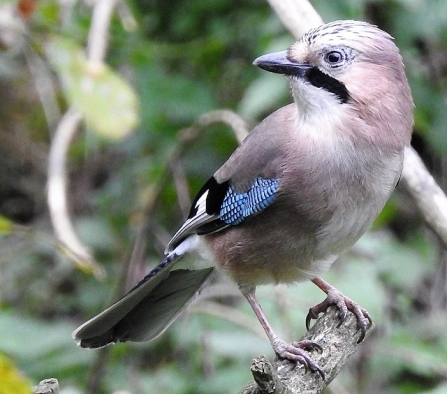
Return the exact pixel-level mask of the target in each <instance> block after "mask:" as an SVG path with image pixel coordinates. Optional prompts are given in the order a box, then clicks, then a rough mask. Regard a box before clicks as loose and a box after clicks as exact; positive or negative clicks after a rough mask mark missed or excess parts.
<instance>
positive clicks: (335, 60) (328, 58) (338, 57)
mask: <svg viewBox="0 0 447 394" xmlns="http://www.w3.org/2000/svg"><path fill="white" fill-rule="evenodd" d="M343 60H344V56H343V53H341V52H339V51H331V52H328V53H326V54H325V55H324V61H325V62H326V63H328V64H329V65H330V66H332V67H333V66H338V65H340V63H342V62H343Z"/></svg>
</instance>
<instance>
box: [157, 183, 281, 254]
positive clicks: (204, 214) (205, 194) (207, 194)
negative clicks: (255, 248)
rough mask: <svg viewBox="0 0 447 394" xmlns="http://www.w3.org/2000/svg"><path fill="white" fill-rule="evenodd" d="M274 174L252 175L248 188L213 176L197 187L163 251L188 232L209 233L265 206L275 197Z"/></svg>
mask: <svg viewBox="0 0 447 394" xmlns="http://www.w3.org/2000/svg"><path fill="white" fill-rule="evenodd" d="M278 187H279V183H278V180H277V179H275V178H271V179H264V178H262V177H260V176H258V177H257V178H255V179H254V180H253V181H252V182H251V184H250V185H249V187H248V189H247V190H245V191H236V190H235V189H234V188H233V186H232V185H231V183H230V181H225V182H223V183H218V182H217V181H216V179H215V178H214V177H212V178H210V179H209V180H208V182H206V183H205V185H204V186H203V187H202V189H201V190H200V191H199V193H198V195H197V197H196V198H195V200H194V202H193V205H192V208H191V211H190V213H189V216H188V219H187V220H186V221H185V223H184V224H183V226H182V227H180V229H179V230H178V231H177V233H175V235H174V236H173V237H172V239H171V241H170V242H169V244H168V246H167V248H166V252H168V253H169V252H172V251H175V249H176V248H177V247H178V246H179V245H181V243H182V242H183V241H184V240H185V239H186V238H187V237H188V236H190V235H192V234H199V235H203V234H210V233H213V232H216V231H220V230H222V229H224V228H226V227H228V226H235V225H238V224H240V223H242V222H243V221H244V220H246V219H247V218H249V217H250V216H253V215H255V214H257V213H259V212H261V211H262V210H264V209H265V208H267V207H268V206H269V205H270V204H272V203H273V201H274V200H275V198H276V195H277V191H278Z"/></svg>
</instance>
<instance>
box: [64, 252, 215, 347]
mask: <svg viewBox="0 0 447 394" xmlns="http://www.w3.org/2000/svg"><path fill="white" fill-rule="evenodd" d="M181 256H182V254H181V255H179V254H176V253H175V251H174V252H172V253H170V254H169V255H168V256H166V258H165V259H164V260H163V261H162V262H161V263H160V264H159V265H158V266H157V267H155V268H154V269H153V270H152V271H150V272H149V273H148V274H147V275H146V276H145V277H144V278H143V279H142V280H141V281H140V282H139V283H138V284H137V285H136V286H135V287H134V288H132V289H131V290H130V291H129V292H128V293H127V294H126V295H125V296H124V297H122V298H121V299H120V300H118V301H117V302H115V303H114V304H113V305H112V306H110V307H109V308H107V309H106V310H104V311H103V312H101V313H100V314H98V315H97V316H95V317H93V318H92V319H90V320H89V321H87V322H86V323H84V324H83V325H81V326H80V327H78V328H77V329H76V330H75V331H74V332H73V334H72V336H73V339H74V340H75V341H76V342H77V343H78V345H80V346H81V347H85V348H99V347H103V346H106V345H108V344H110V343H115V342H118V341H120V342H125V341H133V342H143V341H149V340H151V339H154V338H156V337H157V336H159V335H160V334H162V333H163V332H164V331H165V330H166V329H167V328H168V327H169V326H170V325H171V323H172V322H173V321H174V320H175V319H176V318H177V317H178V316H179V314H180V313H181V312H182V311H183V310H184V309H185V308H186V307H187V306H188V305H189V304H190V303H191V302H192V301H193V300H194V299H195V298H196V296H197V295H198V294H199V293H200V291H201V290H202V289H203V287H205V286H206V285H207V284H208V283H209V282H210V280H211V279H212V277H213V272H214V268H205V269H200V270H185V269H180V270H175V271H171V269H172V267H173V265H174V264H175V263H176V262H177V260H178V259H179V258H180V257H181Z"/></svg>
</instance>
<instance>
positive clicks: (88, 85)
mask: <svg viewBox="0 0 447 394" xmlns="http://www.w3.org/2000/svg"><path fill="white" fill-rule="evenodd" d="M46 53H47V56H48V58H49V60H50V62H51V63H52V64H53V66H54V68H55V69H56V71H57V73H58V75H59V78H60V79H61V82H62V85H63V87H64V92H65V95H66V96H67V100H68V101H69V102H70V103H72V104H73V105H75V106H76V107H77V108H78V109H79V110H80V111H81V112H82V114H83V115H84V118H85V121H86V123H87V126H88V127H89V128H91V129H92V130H93V131H95V132H96V133H98V134H100V135H101V136H103V137H107V138H109V139H114V140H116V139H121V138H124V137H126V136H127V135H128V134H129V133H130V132H131V131H132V130H133V129H134V128H135V127H136V126H137V125H138V123H139V104H138V99H137V97H136V95H135V92H134V90H133V89H132V88H131V87H130V85H129V84H128V83H127V82H125V81H124V80H123V79H122V78H121V77H120V76H119V75H118V74H116V73H115V72H114V71H113V70H112V69H111V68H110V67H109V66H107V65H106V64H93V63H89V62H88V61H87V59H86V58H85V55H84V52H83V50H82V49H81V47H79V46H78V45H77V44H76V43H75V42H74V41H72V40H69V39H65V38H60V37H53V38H52V39H51V40H49V41H48V42H47V44H46Z"/></svg>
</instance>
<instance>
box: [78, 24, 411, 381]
mask: <svg viewBox="0 0 447 394" xmlns="http://www.w3.org/2000/svg"><path fill="white" fill-rule="evenodd" d="M254 64H255V65H256V66H258V67H260V68H261V69H264V70H267V71H270V72H273V73H278V74H283V75H285V76H287V77H288V79H289V82H290V88H291V93H292V96H293V100H294V102H293V103H292V104H289V105H287V106H285V107H283V108H280V109H279V110H277V111H276V112H274V113H273V114H271V115H270V116H268V117H267V118H265V119H264V120H263V121H262V122H261V123H260V124H259V125H258V126H257V127H255V128H254V129H253V130H252V132H251V133H250V134H249V135H248V137H247V138H246V139H245V140H244V141H243V142H242V144H241V145H240V146H239V147H238V148H237V149H236V151H235V152H234V153H233V154H232V156H231V157H230V158H229V159H228V161H227V162H226V163H225V164H223V166H222V167H221V168H219V169H218V170H217V171H216V172H215V173H214V175H213V176H212V177H211V178H210V179H209V180H208V181H207V182H206V183H205V184H204V186H203V187H202V189H201V190H200V191H199V193H198V194H197V197H196V198H195V200H194V202H193V204H192V207H191V210H190V213H189V216H188V218H187V219H186V221H185V222H184V224H183V225H182V226H181V228H180V229H179V230H178V231H177V233H176V234H175V235H174V236H173V237H172V239H171V241H170V242H169V244H168V245H167V248H166V257H165V259H164V260H163V261H162V262H161V264H160V265H158V266H157V267H156V268H154V269H153V270H152V271H150V272H149V273H148V274H147V275H146V277H145V278H143V280H142V281H141V282H140V283H138V284H137V285H136V286H135V287H134V288H133V289H132V290H130V292H129V293H128V294H126V295H125V296H124V297H123V298H121V299H120V300H119V301H117V302H116V303H115V304H113V305H112V306H111V307H109V308H108V309H106V310H105V311H103V312H102V313H100V314H99V315H97V316H96V317H94V318H92V319H91V320H89V321H87V322H86V323H84V324H83V325H82V326H80V327H79V328H78V329H77V330H75V331H74V333H73V337H74V338H75V340H76V341H77V342H78V344H80V346H82V347H87V348H97V347H102V346H105V345H107V344H110V343H115V342H117V341H147V340H151V339H153V338H155V337H157V336H158V335H160V334H161V333H162V332H163V331H164V330H166V329H167V327H168V326H169V325H170V324H171V323H172V322H173V321H174V320H175V318H176V317H177V316H178V315H179V314H180V313H181V312H182V311H183V310H184V309H185V307H186V306H187V305H188V304H189V303H190V302H191V301H192V300H193V299H194V298H195V296H196V295H197V294H198V293H199V292H200V291H201V289H202V288H203V287H204V286H205V285H206V284H207V283H208V282H209V281H210V279H211V277H212V275H213V271H214V268H206V269H201V270H183V269H177V270H174V269H173V267H174V265H175V263H176V262H177V261H178V259H179V258H180V257H182V256H183V255H184V254H185V253H187V252H188V251H189V250H191V249H193V248H196V247H197V246H198V245H201V247H204V248H205V249H206V250H207V253H208V255H210V256H211V257H212V260H213V261H214V262H215V263H216V265H217V266H218V268H219V269H220V270H221V271H223V272H224V273H226V274H227V275H228V276H229V277H230V278H231V279H232V280H233V281H234V282H236V283H237V285H238V286H239V289H240V290H241V292H242V294H243V295H244V296H245V298H246V299H247V301H248V302H249V304H250V305H251V307H252V309H253V311H254V313H255V314H256V316H257V318H258V319H259V321H260V323H261V325H262V326H263V328H264V330H265V332H266V334H267V337H268V338H269V340H270V342H271V345H272V347H273V350H274V351H275V353H276V354H277V355H278V356H279V357H280V358H284V359H288V360H291V361H293V362H298V363H302V364H304V365H305V366H306V367H308V368H310V370H312V371H315V372H318V373H320V374H321V376H324V374H323V372H322V370H321V368H320V367H319V366H318V365H317V364H316V363H315V362H314V361H313V360H312V359H311V357H310V355H309V352H308V351H307V350H309V349H312V348H319V345H318V344H317V343H315V342H309V341H298V342H292V343H288V342H286V341H284V340H283V339H281V338H279V337H278V336H277V335H276V334H275V332H274V330H273V329H272V327H271V326H270V324H269V323H268V320H267V318H266V316H265V315H264V313H263V311H262V309H261V307H260V305H259V303H258V301H257V300H256V297H255V290H256V287H257V286H259V285H265V284H277V283H287V284H291V283H295V282H299V281H303V280H311V281H312V282H313V283H315V285H317V286H318V287H319V288H321V289H322V290H323V291H324V292H325V293H326V294H327V298H326V299H325V300H324V301H323V302H322V303H320V304H318V305H316V306H315V307H313V308H310V310H309V314H308V317H307V319H306V324H307V326H309V322H310V320H311V319H312V318H316V317H317V315H318V314H319V313H321V312H324V311H325V310H326V309H327V307H328V306H330V305H336V306H337V307H338V309H339V315H340V318H341V319H342V320H343V319H344V317H345V316H346V314H347V312H348V311H351V312H352V313H354V314H355V316H356V317H357V321H358V325H359V328H360V330H361V334H360V338H359V341H361V340H362V339H363V337H364V335H365V330H366V328H367V327H368V325H369V324H370V321H371V318H370V316H369V315H368V312H367V311H366V310H365V309H363V308H361V307H360V306H359V305H358V304H356V303H355V302H354V301H352V300H350V299H349V298H347V297H345V296H344V295H343V294H342V293H341V292H340V291H338V290H337V289H335V288H334V287H332V286H331V285H330V284H328V283H327V282H325V281H324V280H323V279H321V275H322V274H323V273H324V272H325V271H326V270H328V269H329V268H330V266H331V265H332V263H333V262H334V261H335V260H336V259H337V257H338V256H340V254H341V253H343V252H344V251H345V250H346V249H348V248H349V247H350V246H352V245H353V244H354V243H355V242H356V241H357V240H358V239H359V238H360V237H361V236H362V234H363V233H364V232H365V231H366V230H367V229H368V228H369V226H370V225H371V223H372V222H373V221H374V219H375V218H376V217H377V215H378V214H379V213H380V211H381V210H382V208H383V206H384V204H385V203H386V201H387V200H388V198H389V197H390V195H391V193H392V192H393V190H394V188H395V186H396V184H397V182H398V181H399V178H400V175H401V171H402V165H403V160H404V149H405V147H406V146H408V145H409V143H410V138H411V132H412V126H413V115H412V112H413V101H412V97H411V92H410V88H409V85H408V82H407V79H406V77H405V72H404V66H403V63H402V58H401V56H400V54H399V50H398V48H397V47H396V45H395V44H394V42H393V40H392V37H391V36H390V35H389V34H387V33H386V32H384V31H382V30H380V29H379V28H377V27H376V26H373V25H371V24H368V23H366V22H359V21H345V20H343V21H335V22H331V23H328V24H324V25H322V26H320V27H317V28H314V29H311V30H310V31H308V32H307V33H306V34H304V35H303V36H302V37H301V39H299V40H298V41H297V42H295V43H294V44H293V45H292V46H291V47H290V48H289V49H288V50H287V51H283V52H277V53H271V54H267V55H264V56H261V57H259V58H257V59H256V60H255V61H254Z"/></svg>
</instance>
